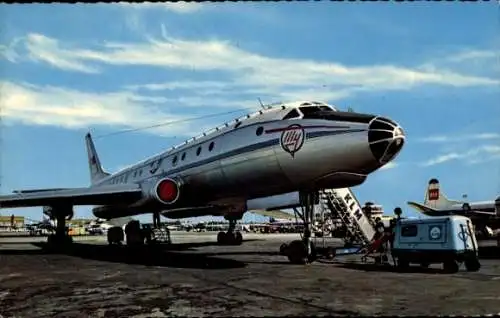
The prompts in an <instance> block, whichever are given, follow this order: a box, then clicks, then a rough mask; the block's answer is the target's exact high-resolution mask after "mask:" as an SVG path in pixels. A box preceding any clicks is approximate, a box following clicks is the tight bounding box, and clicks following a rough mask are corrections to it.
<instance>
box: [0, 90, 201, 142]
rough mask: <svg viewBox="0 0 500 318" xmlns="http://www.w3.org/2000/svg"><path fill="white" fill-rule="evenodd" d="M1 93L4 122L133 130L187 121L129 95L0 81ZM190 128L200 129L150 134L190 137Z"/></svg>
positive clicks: (170, 127)
mask: <svg viewBox="0 0 500 318" xmlns="http://www.w3.org/2000/svg"><path fill="white" fill-rule="evenodd" d="M0 92H1V96H2V98H1V99H0V109H1V115H2V118H3V119H4V120H7V122H9V120H10V121H14V122H22V123H25V124H32V125H33V124H34V125H51V126H60V127H65V128H69V129H79V128H89V127H94V126H109V125H111V126H114V127H123V128H136V127H144V126H149V125H153V124H157V123H160V122H169V121H179V120H184V119H186V118H187V117H185V116H180V115H175V114H171V113H167V112H164V111H162V110H160V108H159V107H157V104H156V103H157V102H161V99H160V100H158V99H152V98H149V97H144V96H140V95H136V94H133V93H131V92H111V93H104V94H98V93H87V92H81V91H76V90H70V89H63V88H59V87H52V86H35V85H30V84H22V85H20V84H14V83H11V82H0ZM153 120H154V121H153ZM193 129H194V131H197V130H198V129H199V128H196V126H195V124H190V123H180V124H177V125H175V124H174V125H165V126H162V127H158V128H155V129H153V130H152V132H154V133H157V134H162V135H163V134H172V135H183V136H184V135H185V136H190V135H191V134H192V132H193Z"/></svg>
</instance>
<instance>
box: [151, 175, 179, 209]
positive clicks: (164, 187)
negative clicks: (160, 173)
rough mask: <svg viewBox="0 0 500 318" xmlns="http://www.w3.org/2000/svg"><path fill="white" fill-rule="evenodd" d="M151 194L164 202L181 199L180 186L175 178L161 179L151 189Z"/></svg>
mask: <svg viewBox="0 0 500 318" xmlns="http://www.w3.org/2000/svg"><path fill="white" fill-rule="evenodd" d="M151 196H152V197H154V198H155V199H156V200H158V201H159V202H161V203H163V204H167V205H169V204H173V203H175V202H176V201H177V200H178V199H179V196H180V186H179V184H178V183H177V181H175V180H173V179H170V178H163V179H160V180H159V181H158V182H156V184H155V186H154V187H153V188H152V189H151Z"/></svg>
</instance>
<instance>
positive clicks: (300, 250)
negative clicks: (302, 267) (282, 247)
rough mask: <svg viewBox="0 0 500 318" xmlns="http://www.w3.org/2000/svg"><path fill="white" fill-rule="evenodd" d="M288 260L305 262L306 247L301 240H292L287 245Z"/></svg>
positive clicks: (294, 262)
mask: <svg viewBox="0 0 500 318" xmlns="http://www.w3.org/2000/svg"><path fill="white" fill-rule="evenodd" d="M287 256H288V260H289V261H290V263H292V264H305V263H306V262H307V248H306V246H305V244H304V242H302V241H299V240H297V241H293V242H292V243H290V245H289V246H288V255H287Z"/></svg>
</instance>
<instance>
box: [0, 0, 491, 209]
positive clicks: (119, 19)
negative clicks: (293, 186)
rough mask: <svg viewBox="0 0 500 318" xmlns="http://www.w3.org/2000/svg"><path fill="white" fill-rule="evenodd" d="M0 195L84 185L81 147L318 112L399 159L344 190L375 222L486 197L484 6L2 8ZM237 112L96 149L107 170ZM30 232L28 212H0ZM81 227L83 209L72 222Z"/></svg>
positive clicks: (487, 33) (487, 10)
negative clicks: (353, 125)
mask: <svg viewBox="0 0 500 318" xmlns="http://www.w3.org/2000/svg"><path fill="white" fill-rule="evenodd" d="M0 10H1V11H0V12H1V13H0V14H1V17H2V22H3V23H2V33H1V39H0V67H1V70H2V72H1V73H0V82H1V86H0V90H1V95H0V106H1V115H2V126H1V137H2V139H1V149H2V152H1V172H2V173H1V192H2V193H9V192H11V191H12V190H14V189H22V188H43V187H81V186H86V185H88V183H89V176H88V168H87V162H86V154H85V147H84V140H83V138H84V134H85V133H86V132H87V131H88V130H89V129H90V130H91V131H92V132H93V134H94V136H95V137H98V136H101V135H105V134H108V133H112V132H116V131H120V130H123V129H130V128H137V127H141V126H148V125H153V124H157V123H162V122H167V121H171V120H178V119H185V118H191V117H195V116H201V115H209V114H214V113H223V112H229V111H232V110H238V109H241V108H255V109H258V108H259V105H258V101H257V99H258V98H261V99H262V100H263V101H264V102H266V103H271V102H277V101H293V100H307V99H312V100H321V101H325V102H328V103H330V104H333V105H336V106H337V107H338V108H341V109H347V107H353V108H354V109H355V110H356V111H359V112H368V113H374V114H381V115H384V116H388V117H390V118H392V119H394V120H396V121H398V122H399V123H400V124H401V125H402V126H403V128H404V129H405V132H406V134H407V143H406V146H405V148H404V149H403V151H402V153H401V154H400V155H399V157H398V158H397V159H396V160H395V162H394V164H391V165H390V166H388V167H387V168H386V169H382V170H380V171H378V172H375V173H374V174H373V175H371V176H370V177H369V178H368V180H367V181H366V182H365V184H363V185H361V186H359V187H356V188H354V191H355V193H356V194H357V196H358V198H359V200H360V201H361V202H365V201H375V202H377V203H379V204H382V205H383V206H384V208H385V210H386V211H389V212H390V211H392V209H393V208H394V207H395V206H402V207H403V209H404V211H405V212H407V213H408V214H413V215H414V212H412V211H411V210H410V208H409V207H407V206H406V204H405V202H406V201H408V200H415V201H422V200H423V197H424V190H425V188H426V184H427V181H428V180H429V179H430V178H432V177H437V178H439V179H440V181H441V187H442V190H443V191H444V192H445V193H446V194H447V195H448V196H449V197H450V198H461V196H462V194H464V193H467V194H468V197H469V199H470V200H488V199H493V198H494V197H495V195H496V194H498V193H499V192H500V142H499V141H500V107H499V101H500V98H499V97H500V80H499V78H500V77H499V73H500V64H499V61H500V60H499V59H500V53H498V52H499V45H500V41H499V36H498V34H499V32H498V30H499V29H500V20H499V18H498V16H499V15H498V9H497V6H496V4H495V3H494V2H491V3H484V2H482V3H474V4H466V3H405V4H402V3H363V4H360V3H332V2H309V3H286V2H283V3H274V2H271V3H206V4H197V3H190V4H186V3H176V4H137V5H132V4H127V3H124V4H96V5H88V4H85V5H69V4H68V5H62V4H44V5H35V4H33V5H2V6H1V7H0ZM243 113H244V111H242V112H239V113H233V114H230V115H225V116H219V117H212V118H208V119H206V120H196V121H188V122H183V123H179V124H173V125H167V126H163V127H160V128H156V129H151V130H143V131H138V132H134V133H127V134H120V135H115V136H108V137H105V138H104V137H103V138H96V140H95V142H96V147H97V149H98V151H99V154H100V157H101V161H102V163H103V165H104V166H105V168H106V169H107V170H109V171H116V170H117V169H119V168H120V167H123V166H125V165H128V164H131V163H133V162H134V161H137V160H140V159H142V158H143V157H145V156H149V155H152V154H155V153H157V152H159V151H161V150H162V149H164V148H167V147H169V146H172V145H173V144H177V143H180V142H182V141H183V140H184V139H187V138H189V137H190V136H192V135H197V134H198V133H199V132H201V131H202V130H204V129H208V128H211V127H213V126H215V125H218V124H219V123H221V122H223V121H226V120H229V119H231V118H233V117H236V116H239V115H242V114H243ZM11 212H15V213H16V214H22V215H25V216H28V217H30V218H34V219H40V218H41V209H40V208H30V209H19V210H15V211H1V213H11ZM76 212H77V216H79V217H83V216H90V209H89V207H82V208H78V209H77V210H76Z"/></svg>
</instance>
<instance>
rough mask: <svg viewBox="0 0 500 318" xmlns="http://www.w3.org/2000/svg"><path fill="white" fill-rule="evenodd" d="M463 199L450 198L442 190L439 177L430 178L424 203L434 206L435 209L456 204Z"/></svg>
mask: <svg viewBox="0 0 500 318" xmlns="http://www.w3.org/2000/svg"><path fill="white" fill-rule="evenodd" d="M460 203H462V202H461V201H454V200H449V199H448V198H447V197H446V196H445V195H444V194H443V192H442V191H441V189H440V187H439V180H438V179H431V180H429V185H428V186H427V190H426V192H425V199H424V205H425V206H428V207H431V208H434V209H443V208H447V207H450V206H452V205H454V204H460Z"/></svg>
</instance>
